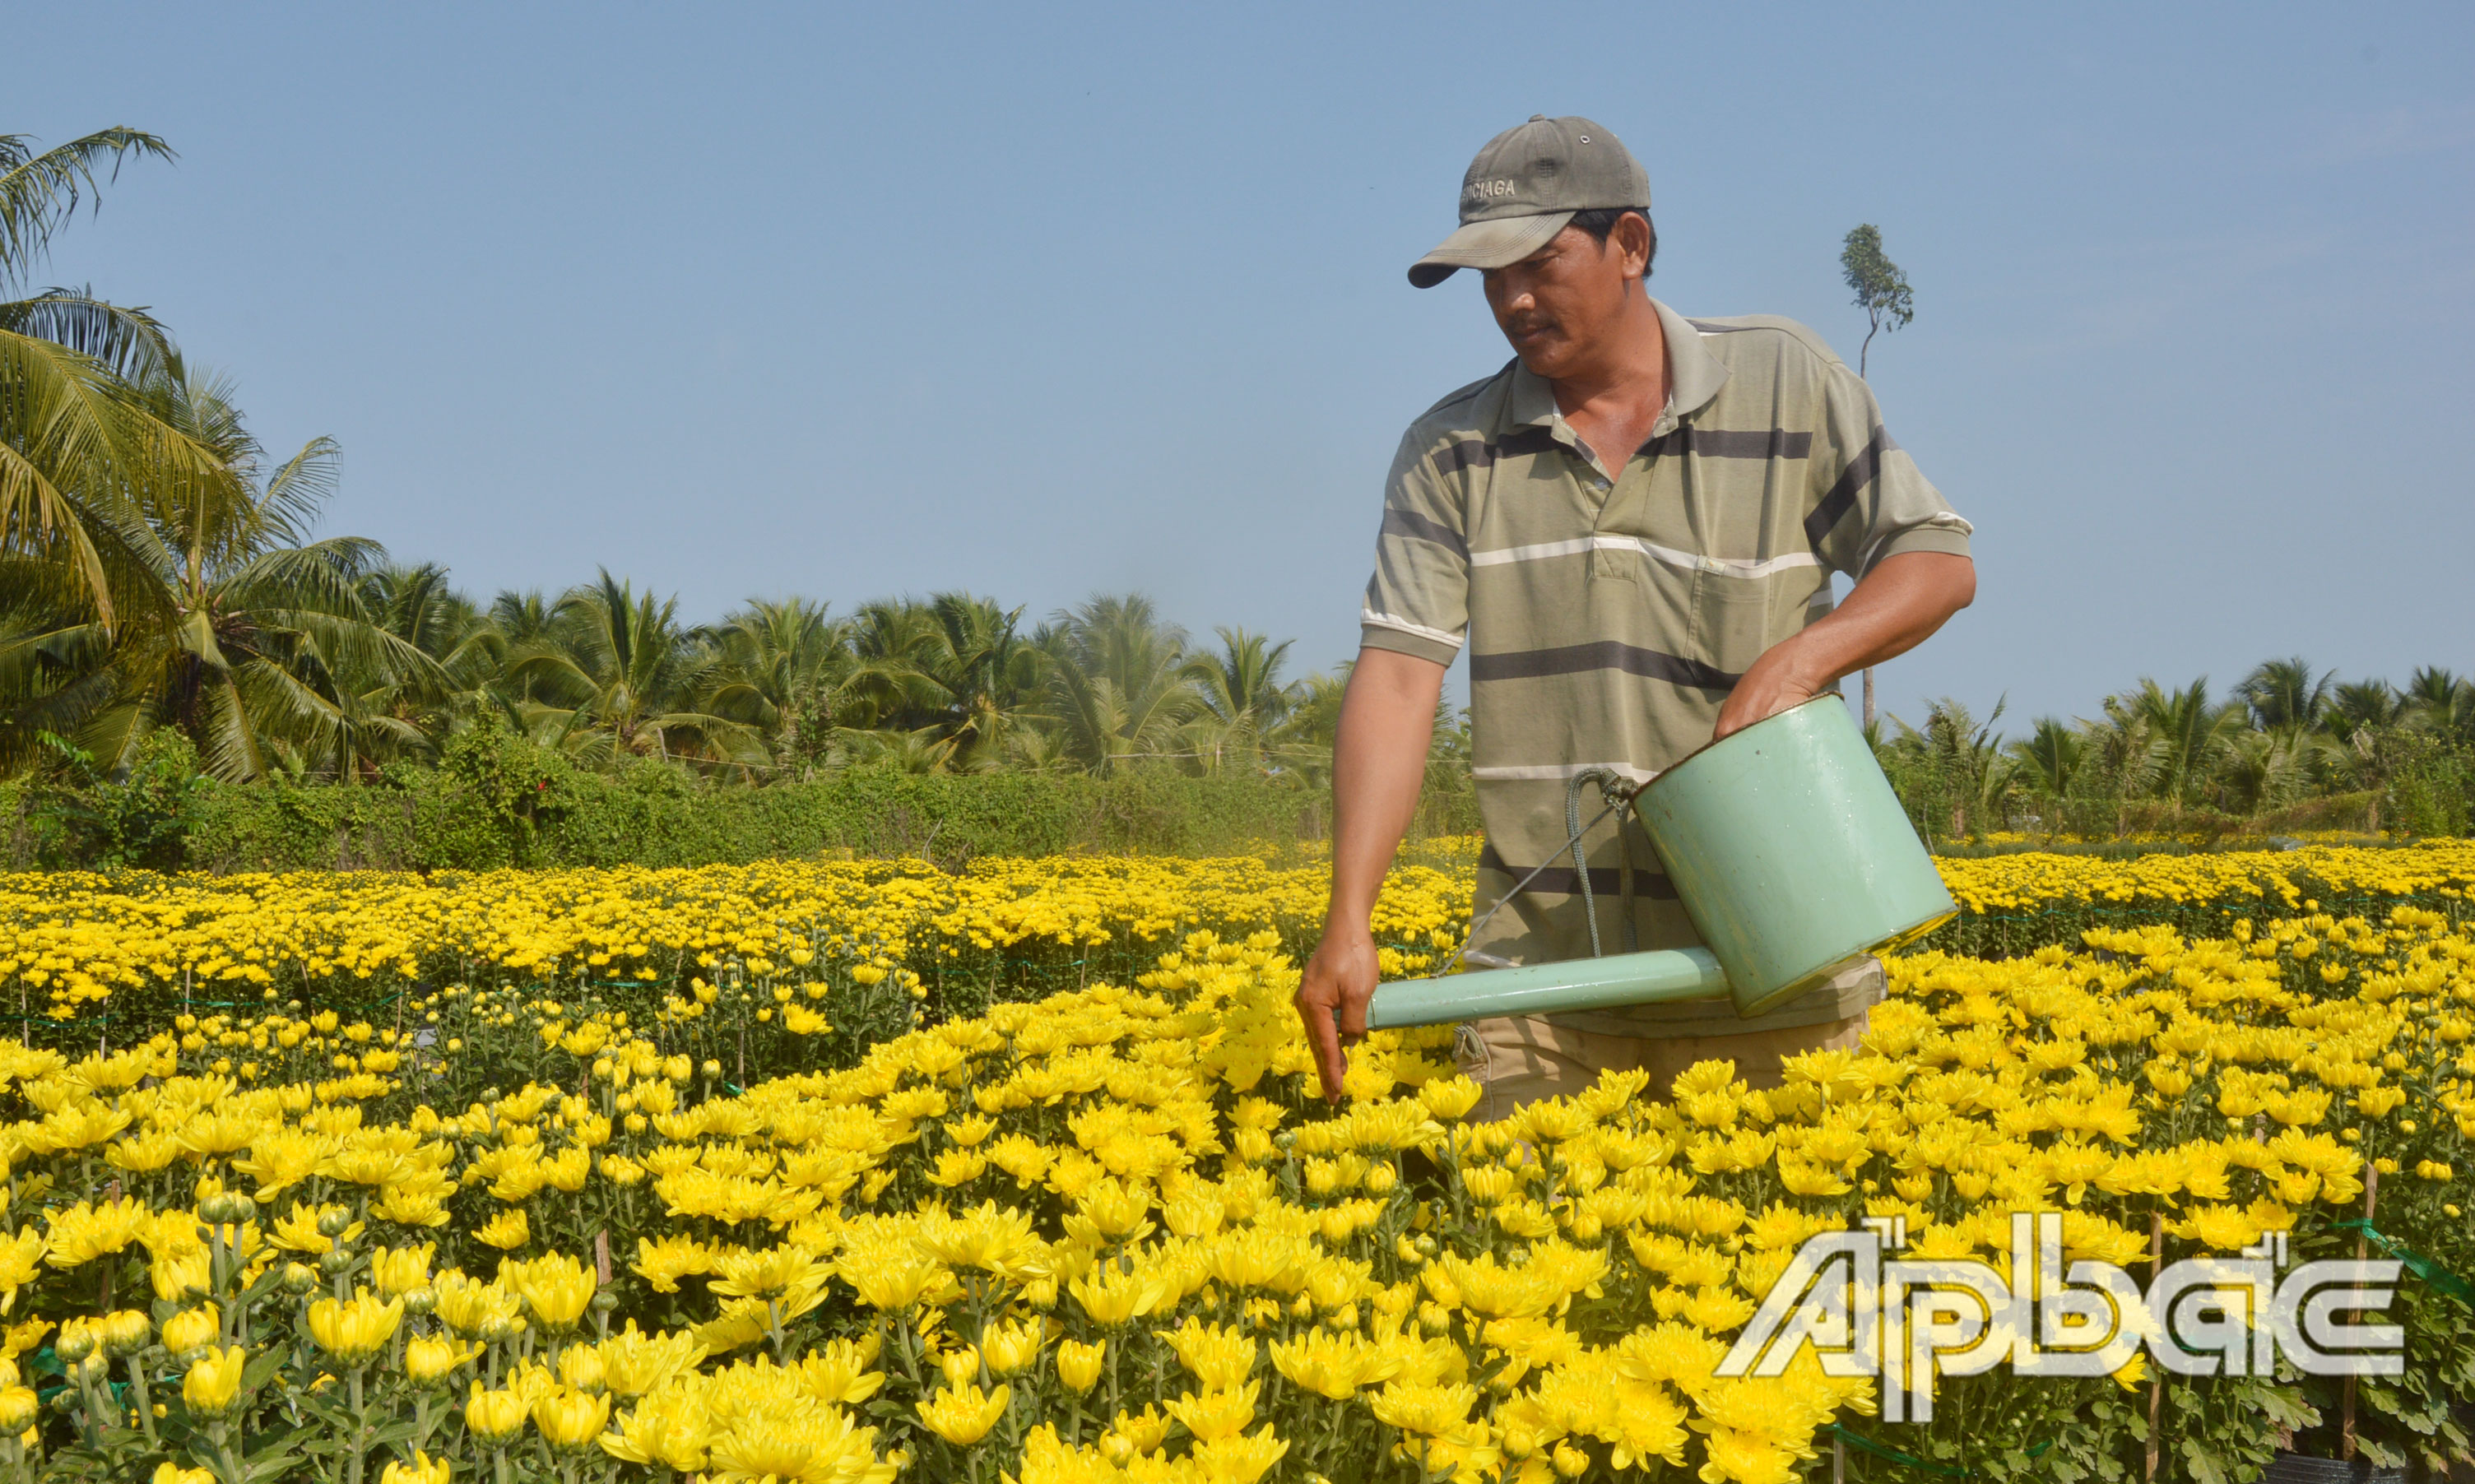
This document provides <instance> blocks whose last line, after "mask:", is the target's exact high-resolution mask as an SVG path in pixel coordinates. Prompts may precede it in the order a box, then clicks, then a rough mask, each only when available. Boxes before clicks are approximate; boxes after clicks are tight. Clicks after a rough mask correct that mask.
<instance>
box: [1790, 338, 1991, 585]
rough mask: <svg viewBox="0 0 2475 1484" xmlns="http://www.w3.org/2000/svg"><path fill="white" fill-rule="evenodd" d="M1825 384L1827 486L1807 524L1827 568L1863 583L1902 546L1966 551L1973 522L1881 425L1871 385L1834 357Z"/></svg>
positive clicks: (1821, 472)
mask: <svg viewBox="0 0 2475 1484" xmlns="http://www.w3.org/2000/svg"><path fill="white" fill-rule="evenodd" d="M1822 386H1823V401H1824V407H1823V425H1824V426H1823V429H1822V431H1823V433H1824V437H1825V440H1826V443H1827V453H1826V455H1824V456H1819V457H1817V458H1816V459H1815V460H1814V465H1815V475H1816V478H1817V479H1818V480H1819V481H1821V482H1822V484H1823V490H1822V496H1821V499H1820V500H1819V501H1818V502H1817V503H1816V504H1815V505H1814V508H1813V513H1812V514H1810V515H1808V516H1807V517H1806V518H1805V523H1804V527H1805V535H1806V537H1807V539H1808V540H1810V541H1811V542H1812V544H1813V550H1814V554H1815V555H1817V556H1819V557H1821V558H1822V562H1823V565H1824V566H1826V567H1828V568H1829V569H1830V570H1831V571H1833V572H1845V573H1847V574H1848V575H1849V576H1850V577H1851V578H1855V579H1859V580H1861V579H1862V578H1863V577H1864V575H1865V574H1866V573H1867V572H1871V571H1873V570H1874V564H1875V563H1876V562H1879V561H1880V560H1881V559H1882V558H1884V557H1886V556H1892V555H1896V554H1897V553H1899V552H1902V551H1948V552H1950V553H1952V554H1953V555H1956V556H1966V555H1968V554H1969V547H1968V538H1969V536H1970V534H1971V532H1972V531H1973V529H1974V527H1973V526H1971V525H1970V524H1969V523H1968V522H1966V521H1964V520H1962V519H1960V517H1959V514H1958V513H1957V512H1956V511H1954V510H1952V509H1951V508H1950V504H1949V502H1948V500H1945V499H1943V498H1942V492H1941V491H1940V490H1937V489H1935V488H1934V487H1933V485H1932V484H1931V483H1930V482H1928V481H1927V480H1926V478H1925V476H1924V474H1923V473H1922V472H1921V471H1920V470H1919V469H1918V468H1917V462H1916V460H1915V459H1912V458H1910V457H1909V456H1908V451H1907V450H1905V449H1902V448H1900V447H1899V444H1897V443H1896V442H1893V441H1892V438H1891V435H1890V434H1889V433H1888V432H1886V431H1884V430H1883V427H1882V415H1881V411H1880V409H1879V408H1878V407H1877V406H1876V405H1875V401H1874V391H1873V388H1871V387H1869V386H1867V385H1866V384H1865V382H1864V381H1863V379H1862V378H1860V377H1858V376H1857V375H1856V374H1855V373H1854V372H1852V371H1850V370H1849V369H1848V367H1847V365H1846V364H1845V363H1844V362H1841V361H1839V360H1836V359H1833V360H1832V361H1830V362H1829V365H1828V368H1827V370H1826V373H1825V375H1824V377H1823V383H1822ZM1817 452H1818V453H1819V452H1821V450H1817Z"/></svg>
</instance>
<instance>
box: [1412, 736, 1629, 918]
mask: <svg viewBox="0 0 2475 1484" xmlns="http://www.w3.org/2000/svg"><path fill="white" fill-rule="evenodd" d="M1591 778H1603V779H1608V780H1612V784H1603V785H1602V788H1603V789H1604V790H1605V798H1606V800H1607V807H1606V808H1605V809H1602V810H1600V811H1599V812H1598V813H1597V814H1595V815H1591V816H1590V822H1589V823H1587V824H1581V823H1579V822H1578V821H1579V819H1580V818H1581V784H1582V783H1583V782H1584V781H1585V780H1587V779H1591ZM1618 790H1623V794H1622V796H1621V797H1619V796H1618ZM1632 794H1633V790H1632V789H1631V787H1630V786H1629V785H1627V784H1626V783H1625V781H1624V780H1623V779H1622V778H1620V777H1618V776H1617V775H1616V774H1614V773H1611V772H1608V771H1607V770H1606V769H1605V768H1603V767H1594V768H1591V769H1590V770H1589V771H1587V772H1584V773H1581V774H1580V775H1578V776H1577V777H1575V778H1574V779H1573V781H1572V782H1571V783H1570V784H1568V785H1566V786H1565V790H1564V812H1565V815H1566V816H1567V817H1566V821H1565V822H1566V823H1568V824H1570V825H1571V826H1572V830H1573V833H1572V836H1571V838H1569V839H1566V840H1565V841H1564V843H1563V844H1561V845H1558V846H1556V848H1555V849H1553V850H1551V851H1549V852H1547V859H1546V860H1544V861H1541V862H1539V863H1538V864H1536V865H1533V866H1532V867H1531V868H1530V874H1529V875H1527V876H1524V877H1522V878H1521V879H1520V880H1519V881H1516V882H1514V883H1513V884H1512V889H1511V890H1509V891H1507V892H1506V893H1504V895H1502V896H1500V897H1497V898H1496V899H1495V905H1494V906H1493V907H1490V908H1488V909H1487V910H1486V911H1485V912H1481V913H1480V914H1479V919H1478V920H1477V921H1476V922H1473V923H1471V924H1470V930H1469V931H1468V932H1467V933H1464V934H1462V935H1461V943H1460V946H1459V947H1458V948H1456V949H1454V950H1453V956H1452V957H1451V958H1449V959H1447V960H1445V962H1446V963H1447V964H1453V963H1458V962H1459V961H1461V955H1463V954H1465V953H1467V952H1469V946H1470V944H1472V943H1474V942H1476V941H1478V935H1479V930H1480V929H1481V928H1483V927H1485V926H1486V925H1487V924H1488V923H1489V922H1490V921H1493V920H1494V917H1495V914H1496V913H1497V912H1502V911H1504V904H1505V903H1507V902H1509V901H1511V900H1512V899H1513V898H1514V897H1517V896H1519V895H1520V894H1521V893H1522V892H1524V891H1527V890H1528V889H1530V884H1531V883H1532V882H1533V881H1536V880H1537V879H1538V877H1539V875H1540V873H1541V872H1543V871H1545V870H1546V869H1547V868H1548V867H1549V866H1551V865H1554V864H1556V861H1557V859H1558V858H1560V857H1561V856H1562V855H1563V854H1564V852H1565V851H1566V850H1567V849H1570V850H1572V851H1573V852H1574V857H1573V858H1574V859H1575V860H1576V861H1579V860H1580V859H1581V837H1582V836H1584V835H1587V834H1588V833H1589V832H1590V831H1592V830H1595V829H1597V828H1598V827H1599V821H1600V820H1602V819H1605V817H1606V816H1607V815H1611V814H1614V813H1615V812H1616V811H1617V810H1619V809H1622V808H1624V807H1625V805H1626V804H1628V803H1630V802H1631V800H1632ZM1625 876H1626V886H1627V888H1630V886H1631V876H1632V873H1631V871H1630V870H1627V871H1626V873H1625ZM1581 903H1582V908H1583V910H1584V912H1587V914H1588V916H1589V919H1590V956H1591V957H1592V958H1597V957H1600V954H1599V918H1598V913H1597V912H1595V911H1593V910H1591V909H1590V872H1589V870H1588V868H1587V867H1586V866H1584V867H1583V868H1582V870H1581ZM1625 932H1626V938H1625V941H1626V943H1627V944H1628V945H1630V943H1631V941H1632V937H1631V932H1632V929H1631V919H1630V917H1628V918H1627V919H1626V929H1625Z"/></svg>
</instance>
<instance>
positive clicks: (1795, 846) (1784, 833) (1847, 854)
mask: <svg viewBox="0 0 2475 1484" xmlns="http://www.w3.org/2000/svg"><path fill="white" fill-rule="evenodd" d="M1633 810H1634V812H1635V814H1637V815H1639V817H1640V819H1641V825H1642V829H1643V830H1644V831H1645V832H1646V833H1647V834H1648V835H1649V836H1650V841H1651V844H1652V845H1653V846H1654V847H1655V848H1656V849H1657V851H1658V858H1659V860H1660V862H1661V863H1662V864H1664V865H1665V866H1666V867H1667V875H1668V879H1669V880H1670V881H1671V882H1672V883H1673V884H1674V885H1675V888H1676V894H1677V899H1678V900H1679V902H1680V903H1681V904H1682V906H1683V908H1684V913H1685V915H1686V916H1687V917H1689V918H1690V919H1692V923H1693V927H1694V931H1695V933H1696V935H1697V936H1699V937H1701V939H1702V941H1703V943H1704V944H1707V945H1708V946H1706V947H1694V948H1677V949H1665V950H1660V951H1657V952H1653V953H1629V954H1618V955H1615V956H1612V957H1609V958H1604V959H1577V960H1572V961H1566V962H1561V963H1531V964H1523V965H1520V966H1518V967H1514V968H1501V969H1487V970H1483V971H1482V972H1478V973H1472V974H1457V975H1453V976H1451V977H1449V978H1443V979H1422V980H1412V981H1408V982H1404V983H1397V984H1389V985H1382V986H1380V987H1379V988H1377V990H1376V991H1375V997H1374V999H1372V1000H1371V1001H1369V1002H1368V1004H1367V1007H1366V1023H1367V1025H1368V1027H1369V1028H1370V1029H1382V1028H1385V1027H1398V1026H1423V1025H1439V1024H1442V1023H1444V1022H1447V1021H1455V1020H1479V1019H1484V1018H1487V1017H1490V1016H1495V1015H1552V1014H1561V1013H1565V1012H1569V1011H1574V1010H1607V1009H1612V1008H1615V1007H1618V1006H1625V1005H1650V1004H1661V1003H1666V1002H1670V1001H1676V1000H1703V999H1714V998H1717V997H1720V996H1725V997H1726V998H1727V1000H1728V1003H1729V1004H1730V1005H1732V1006H1733V1008H1734V1010H1735V1012H1736V1013H1737V1014H1738V1015H1740V1016H1753V1015H1760V1014H1763V1013H1765V1012H1767V1011H1769V1010H1776V1009H1777V1008H1778V1007H1779V1006H1781V1005H1783V1004H1785V1003H1787V1002H1788V1001H1790V1000H1792V999H1795V998H1796V997H1797V996H1798V995H1800V994H1802V993H1803V992H1804V991H1805V990H1807V989H1809V988H1811V987H1813V986H1814V985H1818V984H1821V983H1822V982H1823V981H1824V980H1826V979H1827V978H1829V977H1830V976H1831V975H1832V974H1833V973H1836V972H1837V971H1838V970H1839V969H1841V968H1843V967H1845V966H1846V965H1847V964H1849V963H1850V962H1851V961H1855V960H1856V959H1859V958H1861V957H1862V956H1864V955H1866V954H1869V953H1881V952H1886V951H1888V950H1890V949H1892V948H1895V947H1898V946H1899V945H1900V944H1902V943H1906V942H1909V941H1911V940H1913V939H1914V938H1916V937H1919V936H1921V935H1923V934H1924V933H1927V932H1930V931H1931V930H1932V929H1934V928H1935V927H1937V926H1939V925H1941V924H1942V923H1944V922H1946V921H1948V920H1949V919H1950V918H1951V917H1953V916H1956V915H1957V914H1958V912H1959V906H1958V904H1957V903H1955V902H1953V901H1952V900H1951V898H1950V892H1949V891H1948V889H1946V888H1944V886H1943V883H1942V875H1941V873H1940V872H1938V871H1936V870H1935V869H1934V864H1933V858H1932V857H1931V856H1928V855H1927V854H1925V848H1924V842H1923V841H1921V840H1919V839H1917V832H1916V829H1915V827H1914V826H1913V825H1911V824H1910V823H1909V822H1908V816H1907V812H1906V811H1905V810H1904V809H1902V808H1901V807H1900V805H1899V796H1898V795H1897V794H1895V793H1894V792H1892V791H1891V785H1890V781H1889V780H1888V779H1886V778H1884V777H1883V776H1882V769H1881V766H1880V765H1879V764H1877V763H1875V761H1874V750H1873V748H1872V747H1871V746H1870V745H1868V744H1867V743H1866V742H1865V738H1864V734H1863V733H1861V732H1859V731H1857V730H1856V723H1855V721H1854V719H1853V718H1850V716H1849V715H1848V707H1847V705H1846V703H1845V702H1843V701H1841V700H1840V698H1839V697H1838V696H1837V695H1836V694H1828V693H1826V694H1824V695H1820V696H1816V697H1815V698H1814V699H1812V700H1809V701H1806V702H1804V703H1803V704H1801V705H1798V706H1792V707H1790V708H1788V709H1787V710H1785V711H1782V712H1780V713H1779V714H1778V715H1777V716H1774V717H1770V718H1765V719H1763V720H1760V721H1756V722H1754V723H1753V724H1752V726H1749V727H1746V728H1744V729H1743V730H1741V731H1738V732H1733V733H1730V734H1729V735H1728V736H1727V737H1726V738H1724V739H1722V740H1720V741H1718V742H1712V743H1710V744H1709V745H1708V746H1706V747H1703V749H1702V750H1701V751H1699V752H1696V753H1693V754H1692V755H1690V756H1689V757H1687V758H1685V759H1684V760H1683V761H1682V762H1680V763H1678V764H1677V765H1676V766H1673V767H1671V768H1669V769H1667V771H1665V772H1663V773H1661V774H1659V775H1658V776H1657V777H1656V778H1654V779H1653V780H1652V781H1651V782H1650V784H1649V785H1648V786H1647V787H1645V788H1643V789H1642V790H1641V791H1639V792H1638V793H1636V794H1635V795H1634V796H1633Z"/></svg>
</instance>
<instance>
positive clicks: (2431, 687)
mask: <svg viewBox="0 0 2475 1484" xmlns="http://www.w3.org/2000/svg"><path fill="white" fill-rule="evenodd" d="M2406 704H2407V711H2408V713H2409V715H2410V716H2411V717H2412V718H2414V721H2415V722H2416V723H2417V724H2418V725H2420V726H2422V727H2423V728H2425V729H2426V730H2428V731H2430V732H2432V733H2434V734H2436V735H2438V736H2440V737H2443V738H2447V739H2449V740H2451V741H2453V742H2475V680H2463V679H2461V678H2459V677H2458V676H2457V675H2456V674H2453V673H2452V672H2450V671H2449V670H2446V669H2440V668H2439V667H2438V666H2434V665H2424V666H2418V667H2417V668H2416V669H2415V672H2414V674H2413V675H2412V676H2410V677H2409V678H2408V680H2407V683H2406Z"/></svg>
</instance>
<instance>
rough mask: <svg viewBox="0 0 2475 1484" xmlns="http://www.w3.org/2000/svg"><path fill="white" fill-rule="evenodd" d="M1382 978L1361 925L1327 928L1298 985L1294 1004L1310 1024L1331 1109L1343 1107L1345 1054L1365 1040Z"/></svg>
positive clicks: (1372, 942)
mask: <svg viewBox="0 0 2475 1484" xmlns="http://www.w3.org/2000/svg"><path fill="white" fill-rule="evenodd" d="M1382 978H1383V973H1382V969H1381V966H1380V965H1379V964H1378V962H1377V961H1376V957H1375V936H1374V935H1373V934H1372V933H1370V932H1368V931H1367V930H1366V928H1365V927H1364V926H1362V925H1360V926H1357V927H1352V926H1349V925H1346V924H1342V925H1335V924H1333V923H1330V922H1327V923H1325V924H1324V930H1323V941H1322V942H1320V943H1317V944H1316V945H1315V951H1314V957H1313V958H1311V959H1309V960H1308V961H1307V967H1306V972H1305V973H1304V974H1302V975H1300V976H1299V979H1298V993H1297V997H1296V999H1294V1000H1293V1001H1291V1002H1290V1003H1292V1004H1294V1005H1296V1006H1297V1008H1298V1018H1299V1019H1301V1020H1303V1021H1305V1022H1306V1027H1307V1039H1308V1040H1309V1041H1310V1042H1311V1043H1312V1044H1313V1046H1314V1058H1315V1071H1316V1072H1317V1073H1319V1074H1320V1075H1321V1076H1322V1078H1323V1096H1324V1101H1325V1102H1327V1103H1337V1102H1339V1101H1340V1090H1341V1080H1342V1079H1343V1078H1344V1077H1346V1076H1347V1075H1348V1073H1349V1055H1348V1052H1347V1050H1346V1049H1345V1048H1347V1047H1351V1046H1355V1045H1357V1044H1358V1043H1359V1042H1360V1041H1362V1040H1364V1039H1365V1038H1366V1002H1367V1001H1368V1000H1370V999H1372V998H1374V996H1375V985H1376V983H1377V982H1378V981H1379V980H1381V979H1382Z"/></svg>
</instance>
